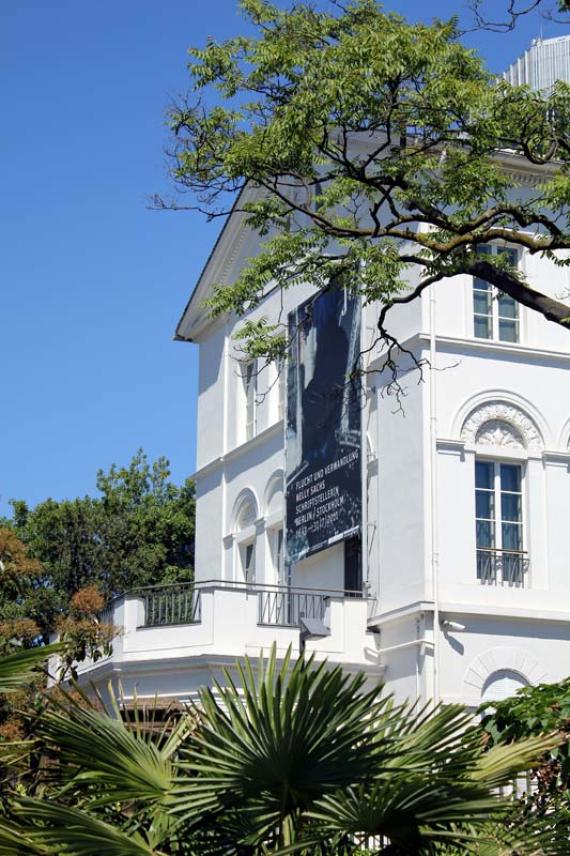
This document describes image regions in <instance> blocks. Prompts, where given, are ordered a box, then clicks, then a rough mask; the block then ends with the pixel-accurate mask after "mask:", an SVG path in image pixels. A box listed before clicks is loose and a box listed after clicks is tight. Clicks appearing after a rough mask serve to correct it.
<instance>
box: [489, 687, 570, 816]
mask: <svg viewBox="0 0 570 856" xmlns="http://www.w3.org/2000/svg"><path fill="white" fill-rule="evenodd" d="M482 713H483V714H484V716H483V720H482V727H483V729H484V731H485V732H486V734H487V735H488V740H489V745H490V746H508V745H510V744H512V743H514V742H516V741H517V740H521V739H524V738H526V737H532V736H535V735H537V734H547V733H554V732H558V733H560V734H561V735H562V738H563V739H562V740H561V742H560V743H559V745H557V746H554V747H553V748H552V749H550V750H549V751H548V752H547V753H546V754H545V755H544V756H543V757H542V758H541V759H540V764H538V765H537V766H536V767H535V768H534V769H533V771H532V774H531V777H532V781H533V789H532V790H531V791H530V792H529V794H528V795H527V796H526V797H525V799H524V801H523V808H524V810H525V811H533V812H534V811H538V812H540V813H541V814H544V815H546V816H548V815H550V816H556V818H557V820H558V823H560V824H564V825H566V827H568V826H569V825H570V743H569V740H570V678H567V679H566V680H564V681H561V682H560V683H557V684H538V685H537V686H529V687H524V688H523V689H521V690H519V691H518V692H517V693H516V695H514V696H512V697H511V698H507V699H505V700H504V701H499V702H494V703H493V706H492V708H490V709H489V708H488V707H487V708H483V709H482ZM553 812H554V815H553Z"/></svg>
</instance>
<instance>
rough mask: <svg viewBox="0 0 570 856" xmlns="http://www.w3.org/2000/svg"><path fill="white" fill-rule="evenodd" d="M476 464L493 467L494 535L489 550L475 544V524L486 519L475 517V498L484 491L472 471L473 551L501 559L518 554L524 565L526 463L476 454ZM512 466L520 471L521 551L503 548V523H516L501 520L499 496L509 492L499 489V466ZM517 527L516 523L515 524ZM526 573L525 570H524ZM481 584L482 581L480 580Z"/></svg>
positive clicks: (526, 551) (524, 582)
mask: <svg viewBox="0 0 570 856" xmlns="http://www.w3.org/2000/svg"><path fill="white" fill-rule="evenodd" d="M477 463H485V464H492V465H493V504H494V514H495V516H494V518H493V521H492V522H493V535H494V545H493V547H491V548H485V547H480V546H479V544H478V543H477V524H478V522H479V521H487V518H480V517H478V516H477V506H476V497H477V491H478V490H484V489H483V488H478V487H477V477H476V472H475V471H474V487H475V490H474V498H475V550H476V553H477V555H478V554H479V551H482V552H486V551H487V550H488V551H489V553H490V554H491V556H493V555H494V556H496V557H501V558H502V557H503V556H504V554H505V553H506V554H511V555H517V554H520V556H521V562H522V563H524V564H526V561H527V559H528V550H527V548H526V545H527V543H528V538H527V527H528V522H527V518H528V515H527V511H526V508H527V506H526V489H527V487H526V476H527V473H526V462H525V461H523V460H520V459H518V458H517V459H511V458H502V457H496V456H494V455H493V456H487V455H482V454H476V456H475V467H476V466H477ZM502 465H506V466H514V467H518V469H519V471H520V487H521V489H520V530H521V549H520V550H513V549H510V548H508V547H507V548H505V547H504V546H503V523H517V521H508V520H503V516H502V503H501V496H502V494H503V493H509V491H502V489H501V466H502ZM517 525H518V523H517ZM525 571H526V568H525ZM523 577H526V573H524V574H523ZM481 582H483V580H481ZM501 582H504V580H499V579H496V580H495V583H496V584H500V583H501ZM521 584H522V585H528V582H527V580H526V579H523V582H522V583H521Z"/></svg>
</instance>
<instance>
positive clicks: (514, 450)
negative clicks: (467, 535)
mask: <svg viewBox="0 0 570 856" xmlns="http://www.w3.org/2000/svg"><path fill="white" fill-rule="evenodd" d="M461 438H462V440H463V441H464V442H465V443H466V445H467V444H468V445H470V446H471V447H472V448H473V447H474V451H475V531H476V546H477V559H476V567H477V579H478V580H479V581H480V582H481V583H483V584H485V585H507V586H522V585H524V581H525V574H526V571H527V569H528V554H527V551H526V537H525V529H526V521H525V502H524V493H525V476H526V461H527V457H528V450H529V448H532V449H534V448H540V447H541V446H542V437H541V434H540V432H539V430H538V428H537V426H536V424H535V423H534V421H533V420H532V419H531V418H530V417H529V416H528V415H527V414H526V413H525V412H524V411H523V410H521V409H520V408H519V407H517V406H515V405H514V404H512V403H510V402H507V401H501V400H495V401H487V402H484V403H483V404H481V405H479V406H478V407H476V408H475V409H474V410H472V411H471V413H470V414H469V416H468V417H467V419H466V420H465V422H464V424H463V428H462V431H461Z"/></svg>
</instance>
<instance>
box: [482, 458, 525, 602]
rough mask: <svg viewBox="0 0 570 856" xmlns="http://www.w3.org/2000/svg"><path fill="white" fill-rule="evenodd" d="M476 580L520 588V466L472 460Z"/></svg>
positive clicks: (522, 561)
mask: <svg viewBox="0 0 570 856" xmlns="http://www.w3.org/2000/svg"><path fill="white" fill-rule="evenodd" d="M475 509H476V511H475V514H476V522H475V527H476V543H477V578H478V579H479V580H480V581H481V582H482V583H487V584H491V585H497V584H499V585H500V584H506V585H513V586H522V585H523V583H524V574H525V571H526V568H527V554H526V552H525V551H524V520H523V468H522V466H521V464H517V463H506V462H503V461H496V460H485V459H481V458H477V459H476V460H475Z"/></svg>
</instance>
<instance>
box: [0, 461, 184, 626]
mask: <svg viewBox="0 0 570 856" xmlns="http://www.w3.org/2000/svg"><path fill="white" fill-rule="evenodd" d="M169 477H170V471H169V465H168V461H167V460H166V459H165V458H159V459H158V460H157V461H155V462H154V463H153V464H152V466H151V465H150V464H149V463H148V461H147V458H146V456H145V455H144V454H143V452H142V451H140V452H138V453H137V454H136V455H135V457H134V458H133V459H132V461H131V463H130V464H129V466H128V467H125V468H119V467H116V466H114V465H113V466H112V467H111V468H110V470H109V471H108V472H103V471H100V472H99V473H98V476H97V489H98V491H99V495H98V496H95V497H90V496H86V497H83V498H78V499H73V500H62V501H56V500H53V499H47V500H46V501H45V502H41V503H40V504H39V505H37V506H36V507H35V508H33V509H30V508H28V507H27V505H26V504H25V503H24V502H22V501H15V502H13V508H14V517H13V521H12V522H11V526H12V527H13V530H14V532H15V533H16V535H17V536H18V537H19V538H21V539H22V541H23V542H24V543H25V545H26V547H27V550H28V551H29V555H30V559H31V561H32V566H31V567H30V568H28V569H27V570H26V571H25V572H22V573H20V574H19V575H18V578H17V580H13V581H12V583H11V584H10V585H9V586H8V585H7V586H2V587H1V589H0V622H1V621H7V620H16V619H19V620H24V619H26V620H32V621H34V622H35V624H36V626H37V628H38V629H39V633H40V634H41V635H42V636H43V638H44V640H46V641H47V637H48V635H49V633H50V631H52V630H54V629H55V627H56V624H57V622H58V620H61V619H62V618H64V617H65V616H67V615H69V614H70V611H71V613H75V617H76V618H79V617H80V616H87V617H88V616H89V615H91V614H93V613H95V612H96V611H97V610H98V608H101V607H102V606H103V605H104V603H105V602H106V601H108V600H109V598H111V597H112V596H113V595H116V594H118V593H120V592H122V591H125V590H127V589H132V588H136V587H139V586H144V585H150V584H159V583H164V582H174V581H178V580H189V579H192V573H193V558H194V486H193V483H192V482H191V481H190V480H187V481H186V482H185V483H184V484H183V485H182V486H180V487H179V486H177V485H174V484H173V483H172V482H171V481H169ZM86 590H87V594H84V595H82V596H81V597H80V599H79V600H77V596H78V593H79V592H85V591H86ZM97 592H99V593H100V595H101V596H102V601H101V602H99V601H98V600H97V598H98V595H97ZM89 593H91V600H93V598H94V599H95V600H94V602H93V603H92V604H90V603H89V602H88V601H89V600H90V597H89ZM74 597H75V598H76V599H75V600H73V599H74ZM17 635H18V634H17ZM19 635H21V634H19Z"/></svg>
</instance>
